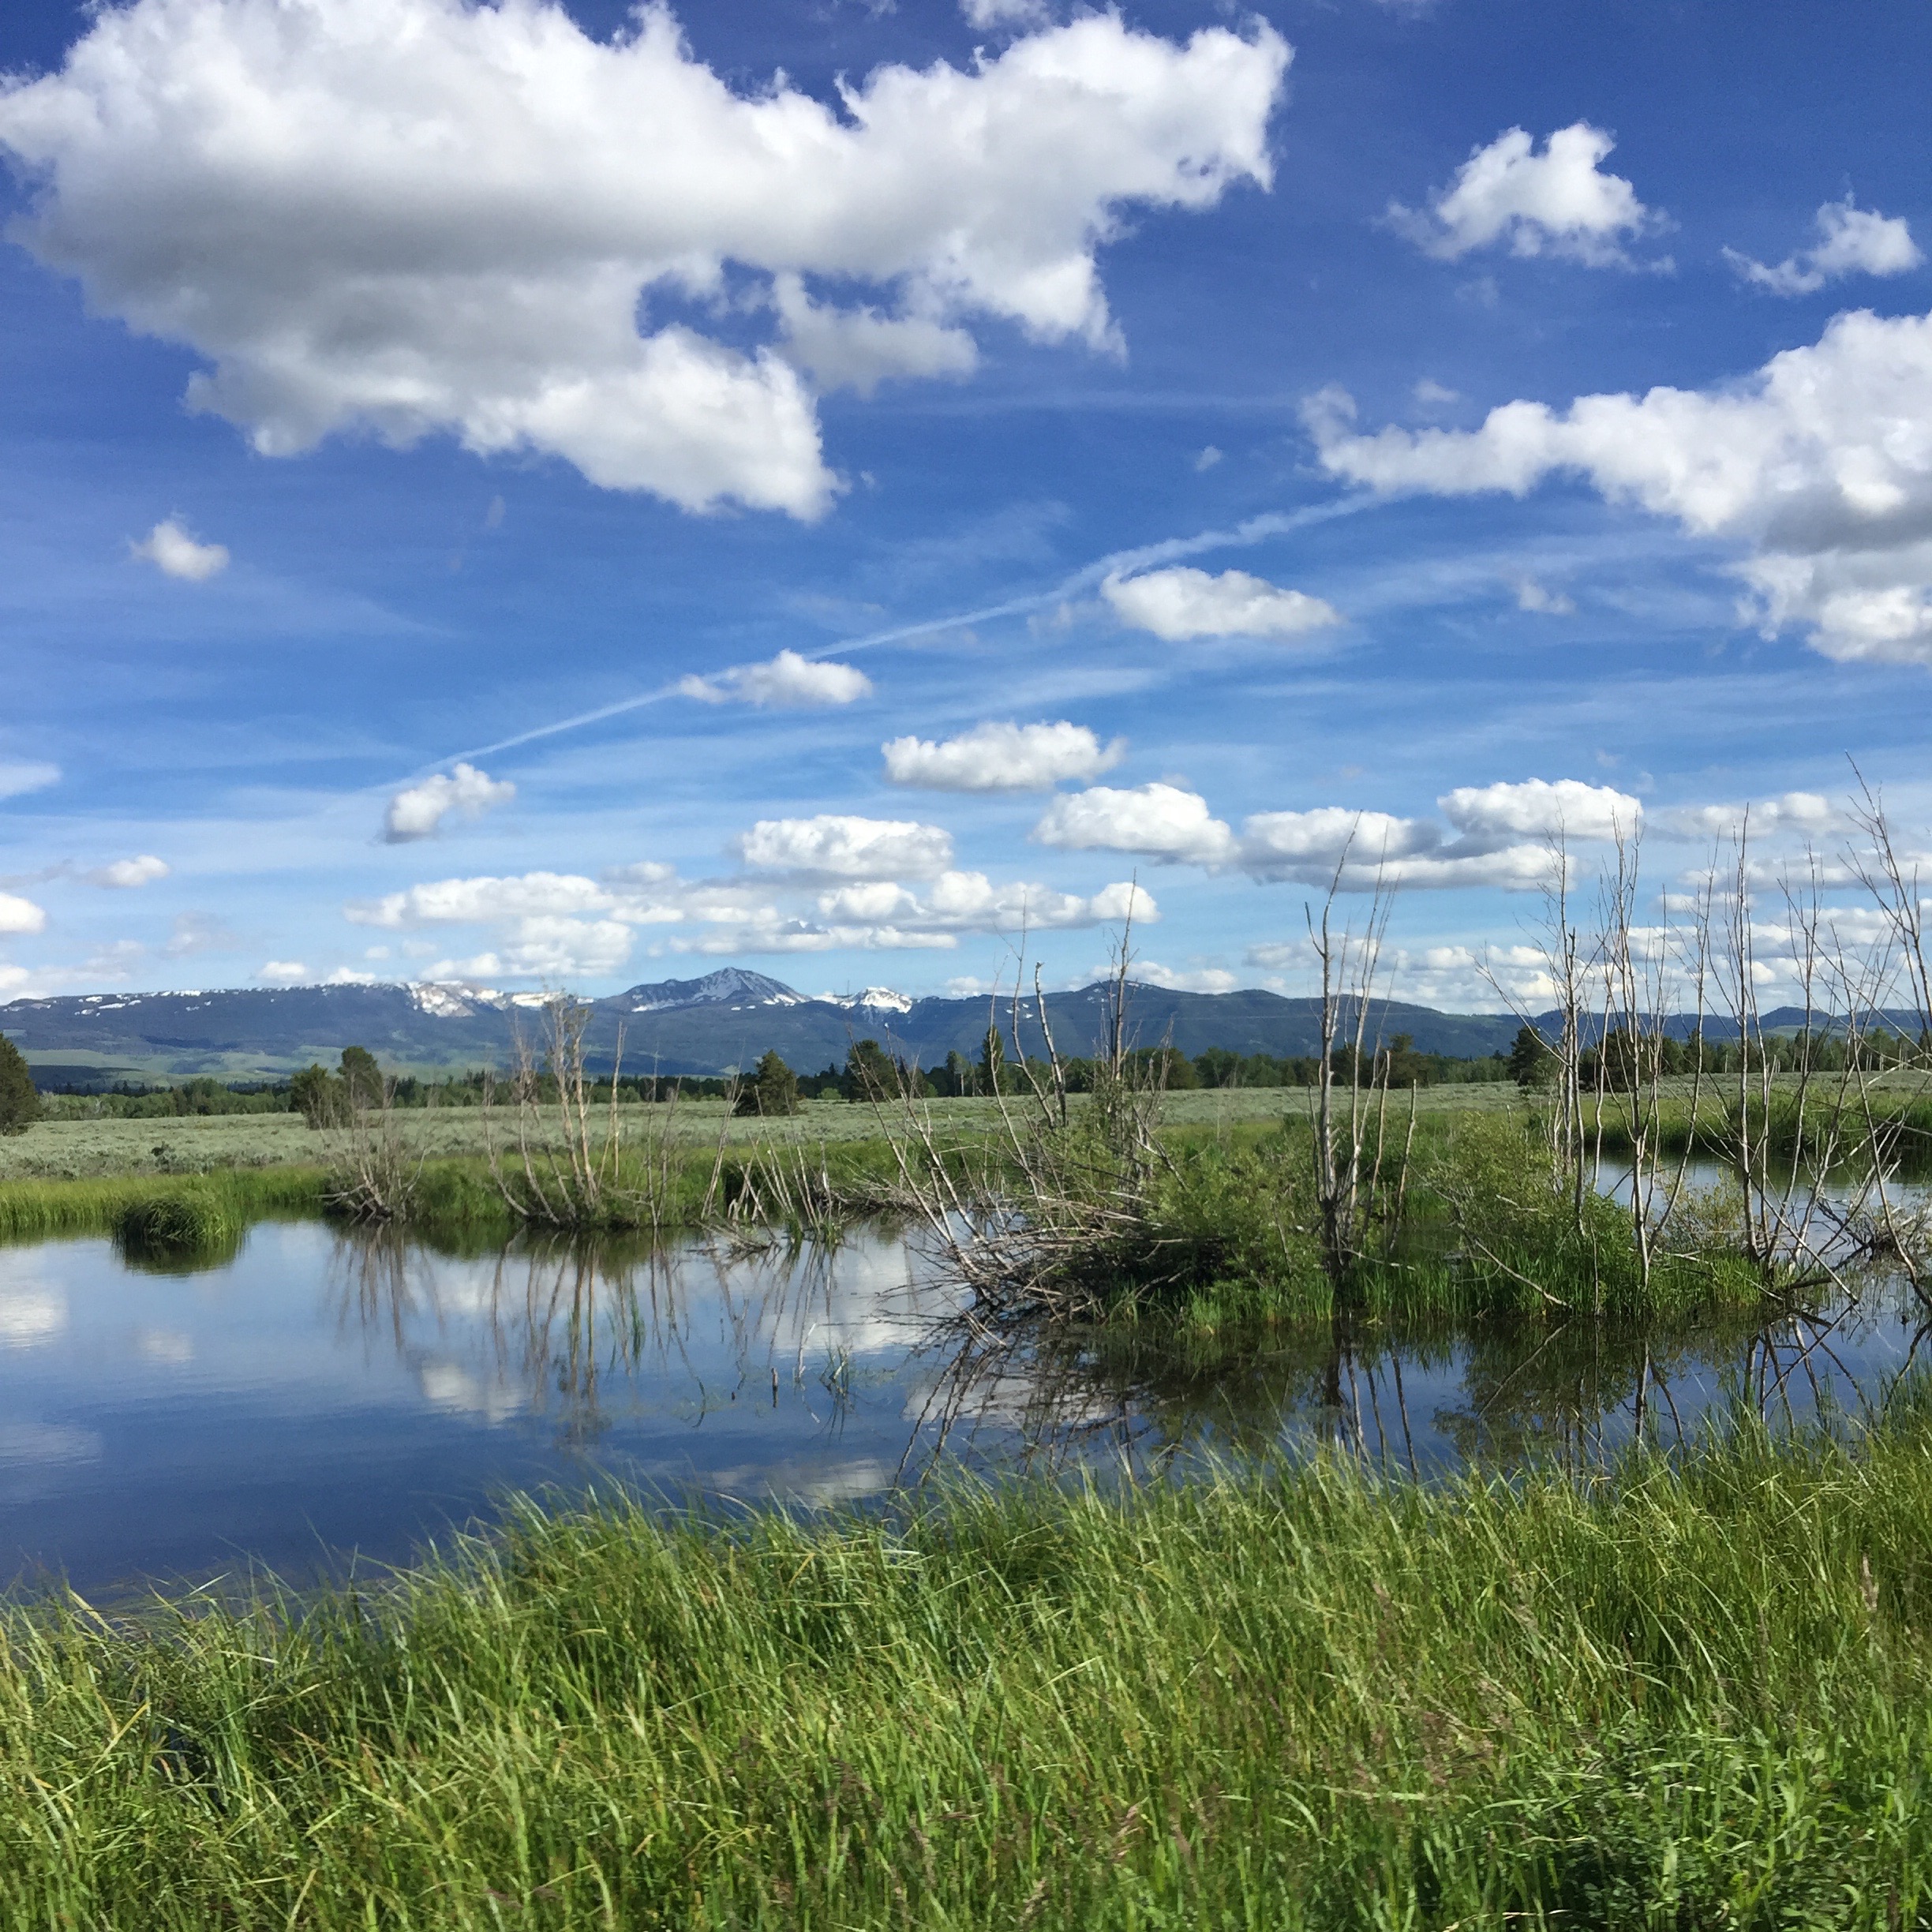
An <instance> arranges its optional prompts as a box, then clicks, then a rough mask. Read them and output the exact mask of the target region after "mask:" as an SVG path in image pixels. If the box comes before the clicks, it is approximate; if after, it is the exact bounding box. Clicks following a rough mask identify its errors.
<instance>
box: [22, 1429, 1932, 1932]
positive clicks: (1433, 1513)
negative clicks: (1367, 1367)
mask: <svg viewBox="0 0 1932 1932" xmlns="http://www.w3.org/2000/svg"><path fill="white" fill-rule="evenodd" d="M1928 1549H1932V1419H1929V1418H1928V1417H1926V1415H1925V1414H1924V1413H1913V1412H1912V1410H1911V1405H1910V1404H1909V1403H1907V1404H1905V1405H1904V1406H1903V1412H1902V1413H1900V1416H1899V1417H1898V1418H1897V1419H1896V1421H1893V1422H1892V1423H1889V1424H1888V1425H1885V1426H1884V1427H1882V1428H1878V1429H1877V1430H1876V1431H1874V1432H1872V1433H1870V1434H1869V1435H1867V1436H1863V1437H1862V1438H1861V1437H1841V1438H1838V1439H1834V1438H1833V1437H1831V1436H1826V1435H1824V1434H1815V1433H1814V1434H1810V1435H1804V1436H1798V1437H1795V1438H1789V1439H1784V1440H1777V1439H1774V1438H1773V1437H1772V1436H1770V1435H1769V1434H1768V1433H1767V1432H1765V1431H1764V1430H1763V1429H1762V1428H1760V1427H1758V1425H1755V1424H1753V1423H1750V1422H1742V1423H1739V1425H1737V1426H1736V1427H1735V1428H1734V1429H1733V1430H1732V1431H1731V1432H1729V1433H1728V1435H1725V1436H1721V1437H1720V1438H1717V1439H1713V1440H1709V1441H1706V1442H1705V1443H1702V1445H1701V1446H1698V1447H1693V1448H1692V1449H1690V1451H1687V1453H1686V1454H1685V1455H1683V1458H1681V1459H1680V1460H1679V1461H1676V1462H1672V1461H1670V1460H1667V1459H1665V1458H1661V1457H1658V1456H1656V1455H1636V1456H1634V1457H1633V1458H1631V1459H1629V1460H1627V1461H1626V1462H1623V1463H1622V1464H1621V1465H1617V1466H1611V1467H1608V1468H1604V1469H1601V1470H1599V1471H1598V1473H1597V1474H1596V1475H1595V1476H1594V1477H1589V1478H1586V1479H1582V1480H1574V1479H1571V1478H1569V1477H1565V1476H1564V1475H1563V1474H1562V1473H1559V1472H1558V1471H1556V1470H1551V1469H1536V1468H1533V1469H1531V1470H1528V1471H1525V1472H1519V1473H1518V1474H1517V1475H1516V1476H1515V1477H1514V1478H1512V1479H1511V1481H1507V1482H1504V1481H1496V1482H1491V1481H1485V1480H1483V1479H1482V1478H1481V1477H1477V1476H1473V1475H1472V1476H1466V1477H1460V1478H1456V1479H1454V1480H1450V1481H1444V1482H1443V1483H1441V1484H1440V1485H1435V1486H1425V1485H1417V1484H1411V1483H1407V1482H1400V1481H1380V1480H1377V1479H1376V1478H1374V1477H1372V1476H1370V1475H1368V1474H1367V1473H1365V1472H1364V1471H1363V1470H1361V1467H1360V1466H1358V1465H1356V1464H1354V1462H1350V1461H1349V1460H1346V1459H1341V1458H1337V1459H1333V1460H1320V1459H1318V1460H1316V1462H1312V1463H1306V1464H1302V1465H1299V1466H1288V1465H1282V1464H1276V1465H1274V1466H1268V1467H1264V1468H1262V1469H1260V1470H1255V1471H1252V1472H1251V1473H1248V1474H1245V1475H1241V1476H1234V1475H1226V1476H1222V1477H1219V1478H1218V1479H1215V1480H1211V1481H1207V1482H1204V1483H1201V1484H1199V1485H1189V1486H1181V1485H1152V1486H1148V1487H1145V1488H1135V1487H1116V1488H1084V1489H1073V1490H1069V1489H1067V1488H1063V1487H1061V1486H1058V1485H1054V1484H1053V1483H1050V1482H1047V1481H1020V1482H1017V1483H1015V1484H1013V1485H1011V1486H1009V1487H1006V1488H997V1489H975V1488H957V1487H956V1488H953V1489H950V1490H948V1491H945V1492H942V1493H938V1494H934V1495H931V1496H927V1498H925V1499H924V1500H922V1501H920V1502H918V1503H915V1504H912V1505H909V1506H908V1507H906V1508H905V1509H904V1510H903V1511H900V1513H898V1514H897V1515H881V1514H879V1513H877V1512H873V1513H871V1514H867V1515H861V1514H855V1513H835V1514H831V1515H822V1516H811V1517H796V1518H795V1517H791V1516H788V1515H783V1514H779V1513H754V1514H751V1515H745V1514H743V1513H742V1512H734V1513H732V1515H730V1516H729V1517H707V1516H705V1515H683V1516H680V1515H666V1514H665V1513H662V1512H660V1511H651V1510H649V1509H646V1507H642V1506H641V1505H639V1504H638V1503H631V1502H627V1501H624V1500H620V1499H615V1498H613V1499H607V1500H605V1501H604V1502H603V1503H601V1504H600V1505H597V1506H594V1507H575V1508H571V1509H564V1510H560V1511H556V1512H554V1513H548V1514H546V1513H545V1512H543V1511H540V1510H538V1509H537V1508H536V1507H527V1508H525V1509H523V1510H522V1511H519V1512H518V1513H517V1514H516V1515H515V1516H514V1518H513V1519H512V1521H511V1523H510V1525H509V1526H508V1528H507V1530H506V1531H505V1532H504V1533H503V1534H502V1535H501V1536H500V1537H497V1538H496V1539H493V1540H491V1541H473V1542H468V1543H464V1544H459V1545H455V1546H452V1547H451V1549H450V1550H449V1551H447V1552H446V1554H445V1555H444V1556H443V1557H442V1558H441V1559H438V1560H437V1561H436V1562H435V1563H432V1564H430V1565H429V1567H426V1568H425V1569H423V1570H421V1571H417V1572H415V1573H414V1574H408V1575H405V1576H403V1577H402V1578H399V1579H397V1580H396V1581H395V1582H394V1584H393V1585H392V1586H390V1587H388V1588H387V1589H377V1590H374V1591H371V1590H369V1589H367V1588H365V1589H362V1590H361V1591H360V1592H358V1593H355V1594H350V1593H343V1594H341V1595H339V1596H335V1597H324V1598H323V1599H320V1600H310V1601H306V1602H304V1603H302V1604H292V1603H291V1604H279V1603H277V1602H275V1601H273V1600H267V1601H262V1602H260V1603H259V1604H256V1605H255V1606H254V1607H253V1608H249V1607H240V1608H238V1607H236V1606H234V1605H232V1604H225V1603H223V1602H222V1601H218V1600H215V1599H212V1598H210V1599H202V1600H200V1601H193V1602H189V1603H185V1604H181V1605H179V1606H178V1608H175V1609H174V1610H173V1611H171V1612H156V1613H155V1614H153V1615H152V1616H147V1617H144V1618H142V1619H140V1620H138V1621H137V1622H132V1623H125V1624H114V1623H107V1622H106V1621H103V1619H99V1618H98V1617H95V1616H92V1614H91V1613H89V1612H86V1611H85V1610H84V1608H80V1607H69V1608H68V1609H66V1611H64V1612H63V1611H60V1610H54V1611H51V1612H42V1613H38V1614H36V1613H32V1612H28V1611H25V1610H17V1611H15V1612H12V1613H11V1614H10V1615H9V1616H8V1617H7V1619H6V1625H5V1647H4V1652H3V1653H0V1922H4V1923H8V1924H21V1925H40V1924H46V1925H62V1924H73V1925H76V1926H81V1925H84V1926H90V1927H100V1928H118V1927H123V1926H125V1927H136V1926H138V1927H140V1928H141V1932H188V1929H189V1928H193V1932H202V1929H203V1928H204V1927H206V1926H214V1925H221V1926H234V1927H237V1928H241V1929H243V1932H254V1929H255V1928H264V1929H266V1928H270V1927H273V1928H276V1929H277V1932H280V1929H282V1928H286V1927H287V1926H301V1927H304V1928H307V1929H308V1932H336V1929H337V1928H343V1929H345V1932H346V1928H350V1927H357V1928H361V1927H366V1926H369V1925H381V1926H395V1927H404V1928H421V1929H422V1932H428V1929H429V1928H431V1927H434V1928H437V1929H438V1932H442V1929H443V1928H455V1929H456V1932H469V1929H470V1928H476V1929H477V1932H481V1929H482V1928H485V1927H488V1928H492V1932H494V1929H495V1928H497V1927H500V1926H504V1925H507V1924H515V1925H517V1926H531V1927H535V1928H539V1929H540V1932H566V1929H567V1928H568V1929H571V1932H574V1929H575V1928H576V1927H579V1926H611V1927H629V1926H733V1927H764V1926H769V1927H773V1928H777V1927H787V1928H790V1927H796V1926H812V1927H826V1928H831V1927H841V1928H850V1929H852V1932H871V1929H872V1928H879V1929H880V1932H884V1929H885V1928H887V1927H895V1928H896V1927H900V1926H927V1927H935V1928H936V1927H942V1926H994V1925H998V1926H1021V1925H1024V1926H1028V1927H1029V1928H1046V1929H1047V1932H1074V1929H1076V1928H1077V1929H1078V1932H1093V1929H1094V1928H1123V1929H1124V1928H1126V1927H1129V1926H1135V1927H1152V1926H1172V1927H1176V1928H1178V1927H1181V1926H1187V1927H1194V1926H1269V1927H1283V1928H1287V1929H1288V1932H1297V1929H1306V1932H1314V1928H1323V1929H1324V1932H1327V1928H1345V1929H1347V1928H1357V1927H1359V1928H1361V1929H1362V1932H1369V1929H1370V1928H1377V1927H1384V1926H1390V1925H1404V1926H1417V1927H1431V1928H1436V1929H1438V1932H1440V1929H1441V1928H1444V1927H1447V1926H1453V1925H1464V1926H1470V1925H1505V1924H1509V1925H1515V1924H1523V1925H1534V1926H1546V1927H1551V1928H1554V1927H1557V1926H1573V1925H1574V1926H1590V1927H1592V1928H1593V1929H1601V1932H1638V1928H1646V1929H1648V1928H1651V1927H1655V1926H1720V1925H1724V1926H1729V1925H1754V1926H1766V1927H1770V1926H1794V1927H1795V1926H1848V1927H1868V1928H1870V1929H1871V1932H1880V1928H1889V1927H1892V1926H1909V1925H1914V1924H1919V1923H1924V1922H1925V1919H1926V1914H1927V1913H1928V1912H1929V1911H1932V1772H1929V1771H1928V1765H1932V1646H1929V1645H1928V1642H1927V1640H1926V1635H1925V1633H1926V1631H1927V1630H1928V1629H1932V1561H1928V1559H1927V1556H1926V1552H1927V1550H1928Z"/></svg>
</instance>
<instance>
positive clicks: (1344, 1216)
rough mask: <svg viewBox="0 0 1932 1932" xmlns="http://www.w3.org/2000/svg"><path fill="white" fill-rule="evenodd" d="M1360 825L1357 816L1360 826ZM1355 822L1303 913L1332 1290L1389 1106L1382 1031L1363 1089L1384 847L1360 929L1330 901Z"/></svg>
mask: <svg viewBox="0 0 1932 1932" xmlns="http://www.w3.org/2000/svg"><path fill="white" fill-rule="evenodd" d="M1359 824H1360V821H1359V819H1358V820H1357V827H1358V826H1359ZM1357 827H1352V828H1351V829H1350V833H1349V837H1348V838H1347V839H1346V840H1345V841H1343V844H1342V852H1341V856H1340V857H1339V859H1337V860H1336V863H1335V871H1334V874H1333V875H1332V876H1331V878H1330V880H1329V882H1328V889H1327V894H1326V895H1325V897H1324V899H1323V900H1322V906H1321V914H1320V918H1319V919H1318V918H1317V917H1316V914H1315V911H1314V908H1312V906H1311V907H1309V908H1306V910H1305V913H1304V917H1305V920H1306V922H1307V926H1308V933H1309V945H1310V947H1311V949H1312V951H1313V953H1314V955H1315V961H1316V966H1317V967H1318V968H1320V973H1321V1054H1320V1065H1319V1066H1318V1067H1317V1069H1316V1085H1315V1095H1314V1109H1313V1111H1314V1129H1315V1140H1314V1148H1313V1160H1314V1178H1315V1198H1316V1208H1317V1211H1318V1213H1319V1215H1320V1232H1321V1251H1322V1263H1323V1266H1324V1269H1325V1270H1326V1271H1327V1275H1328V1277H1329V1279H1330V1281H1331V1282H1332V1283H1334V1284H1335V1286H1337V1287H1339V1286H1342V1284H1343V1283H1344V1282H1346V1279H1347V1278H1348V1276H1349V1275H1350V1273H1351V1272H1352V1271H1353V1270H1354V1267H1355V1265H1356V1264H1357V1261H1358V1260H1360V1258H1361V1254H1362V1252H1363V1249H1364V1245H1365V1244H1364V1239H1363V1236H1364V1230H1365V1222H1366V1219H1367V1211H1368V1208H1369V1207H1370V1205H1371V1204H1372V1199H1373V1195H1374V1189H1375V1185H1376V1184H1377V1183H1379V1182H1380V1178H1381V1159H1380V1144H1381V1133H1380V1126H1381V1124H1382V1122H1383V1121H1384V1120H1385V1119H1386V1115H1387V1064H1388V1063H1387V1058H1386V1057H1385V1056H1384V1055H1383V1053H1382V1052H1381V1042H1380V1037H1379V1036H1378V1037H1377V1039H1376V1041H1375V1043H1374V1058H1373V1060H1372V1062H1371V1070H1370V1075H1369V1080H1368V1088H1367V1090H1365V1084H1364V1081H1363V1079H1362V1058H1363V1050H1364V1048H1365V1046H1367V1045H1368V1021H1369V1015H1370V1013H1371V1011H1372V1008H1373V1006H1374V1004H1375V999H1376V979H1377V975H1378V974H1379V972H1380V967H1381V961H1382V949H1383V942H1384V940H1385V939H1386V938H1387V933H1388V921H1389V914H1390V912H1391V909H1392V902H1393V898H1394V894H1393V893H1392V891H1391V889H1390V887H1389V884H1388V869H1387V854H1386V852H1384V854H1383V856H1382V858H1381V859H1380V860H1379V861H1378V862H1377V863H1376V867H1375V872H1374V883H1373V886H1372V889H1371V893H1370V897H1369V901H1368V911H1367V913H1366V915H1365V918H1364V919H1363V921H1362V923H1361V928H1360V930H1357V927H1356V926H1355V925H1354V922H1352V921H1351V922H1350V923H1346V924H1344V925H1343V926H1342V928H1341V930H1339V932H1338V931H1337V930H1336V928H1335V900H1336V898H1337V897H1338V895H1339V893H1340V892H1341V890H1342V881H1343V878H1344V877H1345V876H1346V870H1347V867H1348V863H1349V854H1350V850H1351V849H1352V848H1353V846H1354V838H1355V830H1356V829H1357ZM1348 1035H1352V1036H1353V1037H1352V1039H1348V1049H1349V1051H1348V1085H1347V1091H1346V1096H1345V1099H1346V1118H1344V1111H1343V1105H1342V1101H1341V1100H1339V1099H1338V1096H1337V1093H1336V1069H1335V1061H1336V1059H1337V1058H1338V1054H1339V1050H1341V1049H1342V1046H1343V1042H1344V1039H1345V1038H1346V1037H1347V1036H1348ZM1378 1069H1380V1073H1381V1095H1380V1102H1379V1103H1376V1119H1377V1126H1378V1132H1377V1136H1376V1138H1377V1152H1376V1159H1375V1160H1374V1163H1372V1170H1371V1172H1370V1174H1365V1172H1364V1167H1363V1154H1364V1151H1365V1145H1366V1140H1367V1125H1368V1110H1369V1106H1370V1105H1371V1103H1374V1102H1375V1092H1374V1088H1375V1086H1376V1073H1377V1070H1378ZM1405 1179H1406V1175H1405ZM1365 1184H1366V1185H1365Z"/></svg>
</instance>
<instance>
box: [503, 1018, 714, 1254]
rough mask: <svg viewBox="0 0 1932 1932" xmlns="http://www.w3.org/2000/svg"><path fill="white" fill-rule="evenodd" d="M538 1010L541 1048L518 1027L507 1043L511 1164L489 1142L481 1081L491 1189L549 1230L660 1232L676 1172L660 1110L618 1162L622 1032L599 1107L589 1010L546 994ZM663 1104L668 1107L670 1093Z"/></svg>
mask: <svg viewBox="0 0 1932 1932" xmlns="http://www.w3.org/2000/svg"><path fill="white" fill-rule="evenodd" d="M542 1013H543V1025H544V1032H543V1035H542V1039H541V1047H533V1046H532V1044H531V1043H530V1040H529V1039H528V1038H527V1037H526V1035H524V1034H523V1033H522V1031H521V1030H520V1029H519V1032H517V1034H516V1035H515V1040H514V1043H513V1047H512V1054H513V1058H512V1061H511V1076H510V1099H511V1105H512V1106H513V1107H514V1109H515V1112H514V1114H513V1116H512V1128H511V1132H512V1135H513V1136H514V1141H515V1165H514V1166H512V1165H511V1162H510V1160H509V1159H508V1157H507V1154H506V1152H505V1151H504V1149H503V1148H500V1146H499V1144H498V1142H497V1138H496V1113H495V1104H494V1103H495V1093H494V1089H493V1086H492V1084H489V1083H486V1084H485V1088H484V1106H483V1125H484V1148H485V1155H486V1157H487V1159H488V1160H489V1170H490V1178H491V1179H492V1181H493V1182H494V1183H495V1185H496V1190H497V1193H499V1194H500V1196H501V1197H502V1199H503V1201H504V1204H505V1206H507V1207H508V1208H509V1209H510V1211H511V1213H513V1214H514V1215H516V1216H517V1217H518V1218H519V1219H521V1220H524V1221H528V1222H537V1223H540V1224H541V1225H544V1226H549V1227H556V1228H582V1227H597V1226H625V1227H639V1226H649V1227H650V1228H652V1229H653V1230H657V1229H659V1228H661V1226H663V1225H664V1223H665V1220H666V1219H667V1216H668V1209H669V1207H670V1204H671V1203H672V1199H673V1196H674V1190H675V1184H676V1156H675V1152H674V1149H673V1146H672V1135H671V1122H670V1120H669V1118H668V1114H666V1115H664V1116H660V1115H657V1114H655V1113H653V1123H652V1128H651V1129H650V1130H647V1131H646V1133H645V1134H643V1135H642V1136H641V1140H642V1144H641V1145H640V1146H639V1147H638V1148H635V1150H633V1151H631V1155H630V1157H629V1158H628V1159H627V1158H626V1151H625V1148H624V1132H623V1115H622V1114H621V1112H620V1104H619V1100H618V1080H619V1078H620V1075H621V1073H622V1072H623V1031H622V1029H621V1028H620V1029H619V1032H618V1035H617V1039H616V1047H615V1050H614V1052H613V1056H612V1062H611V1073H610V1096H609V1099H608V1103H605V1104H603V1105H601V1106H600V1104H599V1103H598V1102H597V1098H596V1095H595V1087H596V1084H597V1083H596V1082H595V1081H594V1080H593V1078H592V1076H591V1074H590V1070H589V1067H588V1065H587V1061H586V1052H585V1047H584V1034H585V1030H586V1028H587V1026H588V1025H589V1023H590V1008H589V1007H588V1006H587V1005H584V1004H583V1003H582V1002H580V1001H578V1000H575V999H573V998H571V997H570V996H569V995H568V994H553V995H552V996H551V997H550V998H548V999H546V1000H545V1002H544V1005H543V1008H542ZM670 1105H671V1107H672V1109H675V1107H676V1097H675V1095H674V1096H673V1099H672V1102H671V1103H670ZM600 1116H601V1121H600Z"/></svg>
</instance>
